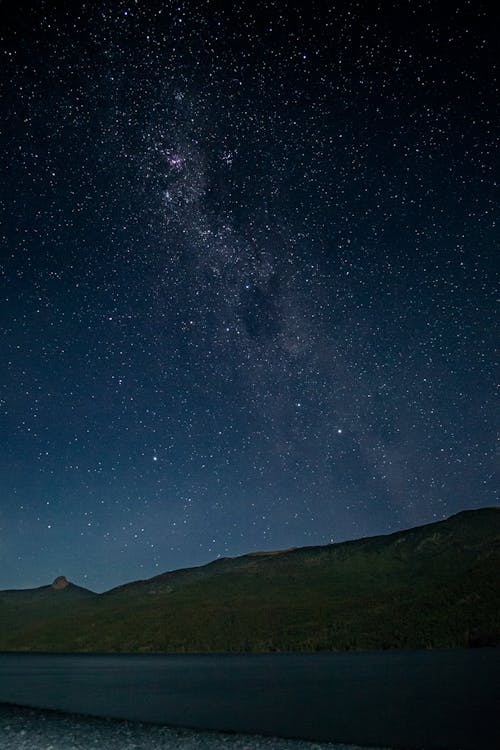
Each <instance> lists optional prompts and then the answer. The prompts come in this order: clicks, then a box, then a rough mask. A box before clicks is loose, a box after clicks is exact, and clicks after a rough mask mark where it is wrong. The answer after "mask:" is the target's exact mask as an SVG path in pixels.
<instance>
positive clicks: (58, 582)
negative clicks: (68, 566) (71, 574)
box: [52, 576, 69, 591]
mask: <svg viewBox="0 0 500 750" xmlns="http://www.w3.org/2000/svg"><path fill="white" fill-rule="evenodd" d="M66 586H69V581H68V579H67V578H66V576H57V578H55V579H54V582H53V583H52V588H53V589H56V591H60V590H61V589H65V588H66Z"/></svg>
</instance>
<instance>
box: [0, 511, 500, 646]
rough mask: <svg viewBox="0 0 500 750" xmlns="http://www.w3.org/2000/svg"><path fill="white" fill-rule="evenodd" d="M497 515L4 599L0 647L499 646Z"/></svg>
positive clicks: (60, 581) (57, 584) (469, 515)
mask: <svg viewBox="0 0 500 750" xmlns="http://www.w3.org/2000/svg"><path fill="white" fill-rule="evenodd" d="M499 571H500V509H499V508H483V509H481V510H474V511H464V512H462V513H459V514H457V515H455V516H452V517H451V518H449V519H447V520H445V521H440V522H437V523H432V524H428V525H426V526H420V527H417V528H413V529H409V530H408V531H402V532H398V533H395V534H390V535H388V536H378V537H371V538H367V539H359V540H355V541H352V542H343V543H340V544H330V545H327V546H322V547H300V548H297V549H292V550H285V551H282V552H262V553H253V554H249V555H244V556H242V557H237V558H223V559H219V560H216V561H214V562H212V563H209V564H208V565H204V566H202V567H199V568H190V569H185V570H178V571H173V572H169V573H164V574H162V575H159V576H155V577H154V578H150V579H149V580H145V581H136V582H133V583H128V584H126V585H124V586H119V587H118V588H115V589H111V590H110V591H107V592H105V593H103V594H95V593H94V592H92V591H89V590H87V589H84V588H81V587H79V586H76V585H74V584H72V583H69V582H68V581H67V579H66V578H65V577H64V576H59V577H58V578H56V580H55V581H54V583H53V584H52V585H50V586H43V587H41V588H37V589H28V590H19V591H1V592H0V650H3V651H59V652H61V651H79V652H223V651H227V652H248V651H255V652H265V651H321V650H328V651H333V650H355V649H388V648H405V649H412V648H447V647H450V648H451V647H454V648H456V647H470V646H498V645H500V575H499Z"/></svg>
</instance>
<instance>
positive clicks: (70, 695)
mask: <svg viewBox="0 0 500 750" xmlns="http://www.w3.org/2000/svg"><path fill="white" fill-rule="evenodd" d="M499 674H500V650H496V649H477V650H463V651H460V650H454V651H428V652H426V651H414V652H365V653H354V654H317V655H301V654H276V655H271V654H266V655H242V656H234V655H200V656H195V655H184V656H180V655H173V656H172V655H145V656H142V655H54V654H1V655H0V702H7V703H15V704H21V705H26V706H37V707H40V708H51V709H59V710H62V711H71V712H77V713H85V714H90V715H94V716H107V717H114V718H123V719H129V720H136V721H143V722H158V723H163V724H169V725H172V726H183V727H191V728H198V729H212V730H220V731H235V732H241V733H255V734H261V735H268V736H275V737H283V738H298V739H302V740H316V741H330V742H336V743H349V744H357V745H366V746H369V745H372V746H379V747H387V746H390V747H394V748H397V747H400V748H415V749H416V748H425V750H433V749H436V750H437V749H438V748H440V749H441V750H443V749H446V750H448V749H450V750H458V748H460V749H461V750H478V748H493V747H498V746H500V710H499V708H500V681H499V679H498V678H499Z"/></svg>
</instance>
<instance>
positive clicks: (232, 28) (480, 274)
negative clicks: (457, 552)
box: [0, 0, 500, 590]
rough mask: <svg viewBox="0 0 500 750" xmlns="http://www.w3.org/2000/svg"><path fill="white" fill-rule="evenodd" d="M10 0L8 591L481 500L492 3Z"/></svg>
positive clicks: (489, 370)
mask: <svg viewBox="0 0 500 750" xmlns="http://www.w3.org/2000/svg"><path fill="white" fill-rule="evenodd" d="M326 5H329V6H330V7H328V8H325V7H323V6H324V4H322V3H316V2H312V3H309V4H303V3H295V4H288V3H280V2H266V3H260V2H257V3H246V2H242V3H238V4H237V7H234V8H229V7H226V5H225V4H222V3H221V4H218V3H213V2H191V3H190V2H187V3H171V2H162V3H160V2H128V3H126V2H123V1H122V0H119V1H118V2H112V3H111V2H98V3H92V4H88V5H86V4H82V5H81V7H76V6H74V5H73V4H69V6H68V7H66V8H64V7H63V6H62V4H58V3H50V4H46V3H37V4H34V5H33V6H31V5H30V4H29V3H25V2H22V3H21V4H20V5H19V4H17V5H16V7H15V8H14V7H13V6H12V8H9V7H8V6H9V3H7V4H3V6H2V11H1V12H2V15H3V18H2V23H1V25H0V28H2V30H3V31H2V37H1V38H2V51H3V62H4V64H3V66H2V68H3V72H2V75H1V101H2V105H1V112H2V114H1V123H2V135H1V138H2V148H1V156H0V159H1V163H2V174H3V180H2V186H1V205H2V212H3V232H2V258H3V260H2V296H1V299H2V316H1V336H2V347H1V351H0V357H1V362H2V363H1V371H2V374H3V377H2V392H1V415H2V419H1V423H0V441H1V447H2V459H1V460H2V471H1V486H2V489H1V500H0V526H1V528H2V542H1V545H0V555H1V561H2V565H1V573H0V587H2V588H11V587H24V586H33V585H41V584H44V583H47V582H48V581H50V580H52V579H53V578H54V577H55V576H56V575H58V574H64V575H66V576H67V577H68V578H70V579H71V580H74V581H75V582H78V583H80V584H83V585H88V586H89V587H91V588H92V587H93V588H95V589H96V590H102V589H104V588H108V587H110V586H112V585H117V584H119V583H122V582H124V581H126V580H130V579H134V578H139V577H141V578H143V577H147V576H150V575H154V574H155V573H159V572H162V571H164V570H167V569H171V568H176V567H181V566H188V565H195V564H201V563H203V562H207V561H209V560H211V559H213V558H215V557H217V556H224V555H236V554H242V553H244V552H247V551H251V550H255V549H274V548H281V547H290V546H293V545H306V544H325V543H329V542H330V541H332V540H333V541H340V540H343V539H347V538H352V537H357V536H362V535H368V534H376V533H386V532H390V531H393V530H396V529H401V528H405V527H408V526H411V525H415V524H418V523H425V522H430V521H433V520H436V519H440V518H443V517H445V516H447V515H450V514H451V513H454V512H457V511H459V510H461V509H464V508H473V507H479V506H482V505H488V504H493V503H494V502H495V495H494V479H493V473H494V422H495V420H494V406H493V393H494V391H493V387H494V355H493V351H494V343H493V342H494V328H493V322H494V313H493V293H494V282H495V278H494V274H495V259H496V257H497V255H496V254H497V251H498V230H497V228H496V223H495V222H496V213H497V206H498V195H497V194H496V183H495V165H496V164H498V140H499V139H498V126H497V123H498V122H499V117H498V115H499V113H498V101H499V100H500V99H499V97H498V90H497V86H496V84H497V81H496V79H495V76H494V73H495V64H494V63H495V49H496V39H494V37H493V32H492V28H493V24H492V19H491V18H489V17H488V14H487V11H486V5H485V4H483V3H475V4H474V6H473V7H472V5H470V4H469V3H467V2H459V3H458V5H456V7H455V8H454V11H453V13H452V14H451V15H450V14H446V13H445V10H444V9H443V8H440V7H439V5H438V4H436V3H433V2H421V3H411V4H406V3H398V4H396V5H395V6H392V5H391V6H390V7H389V6H387V7H385V6H384V5H382V6H380V9H377V8H376V7H375V6H374V7H373V8H371V7H368V6H365V4H362V3H356V2H355V3H353V2H350V3H347V2H346V3H343V2H341V3H337V4H326Z"/></svg>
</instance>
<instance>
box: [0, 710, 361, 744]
mask: <svg viewBox="0 0 500 750" xmlns="http://www.w3.org/2000/svg"><path fill="white" fill-rule="evenodd" d="M0 748H2V750H48V749H49V748H50V750H89V748H100V750H126V748H130V749H131V748H133V750H363V748H360V747H355V746H354V745H349V746H348V745H337V744H335V745H332V744H330V743H325V744H323V743H321V744H317V743H316V742H314V743H311V742H304V741H301V740H280V739H278V738H276V737H258V736H250V735H248V734H221V733H219V732H194V731H191V730H188V729H173V728H171V727H165V726H157V725H154V724H142V723H140V722H130V721H121V720H119V719H96V718H92V717H89V716H78V715H76V714H62V713H58V712H53V711H50V712H49V711H41V710H39V709H31V708H21V707H19V706H6V705H1V704H0ZM365 750H366V748H365Z"/></svg>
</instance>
